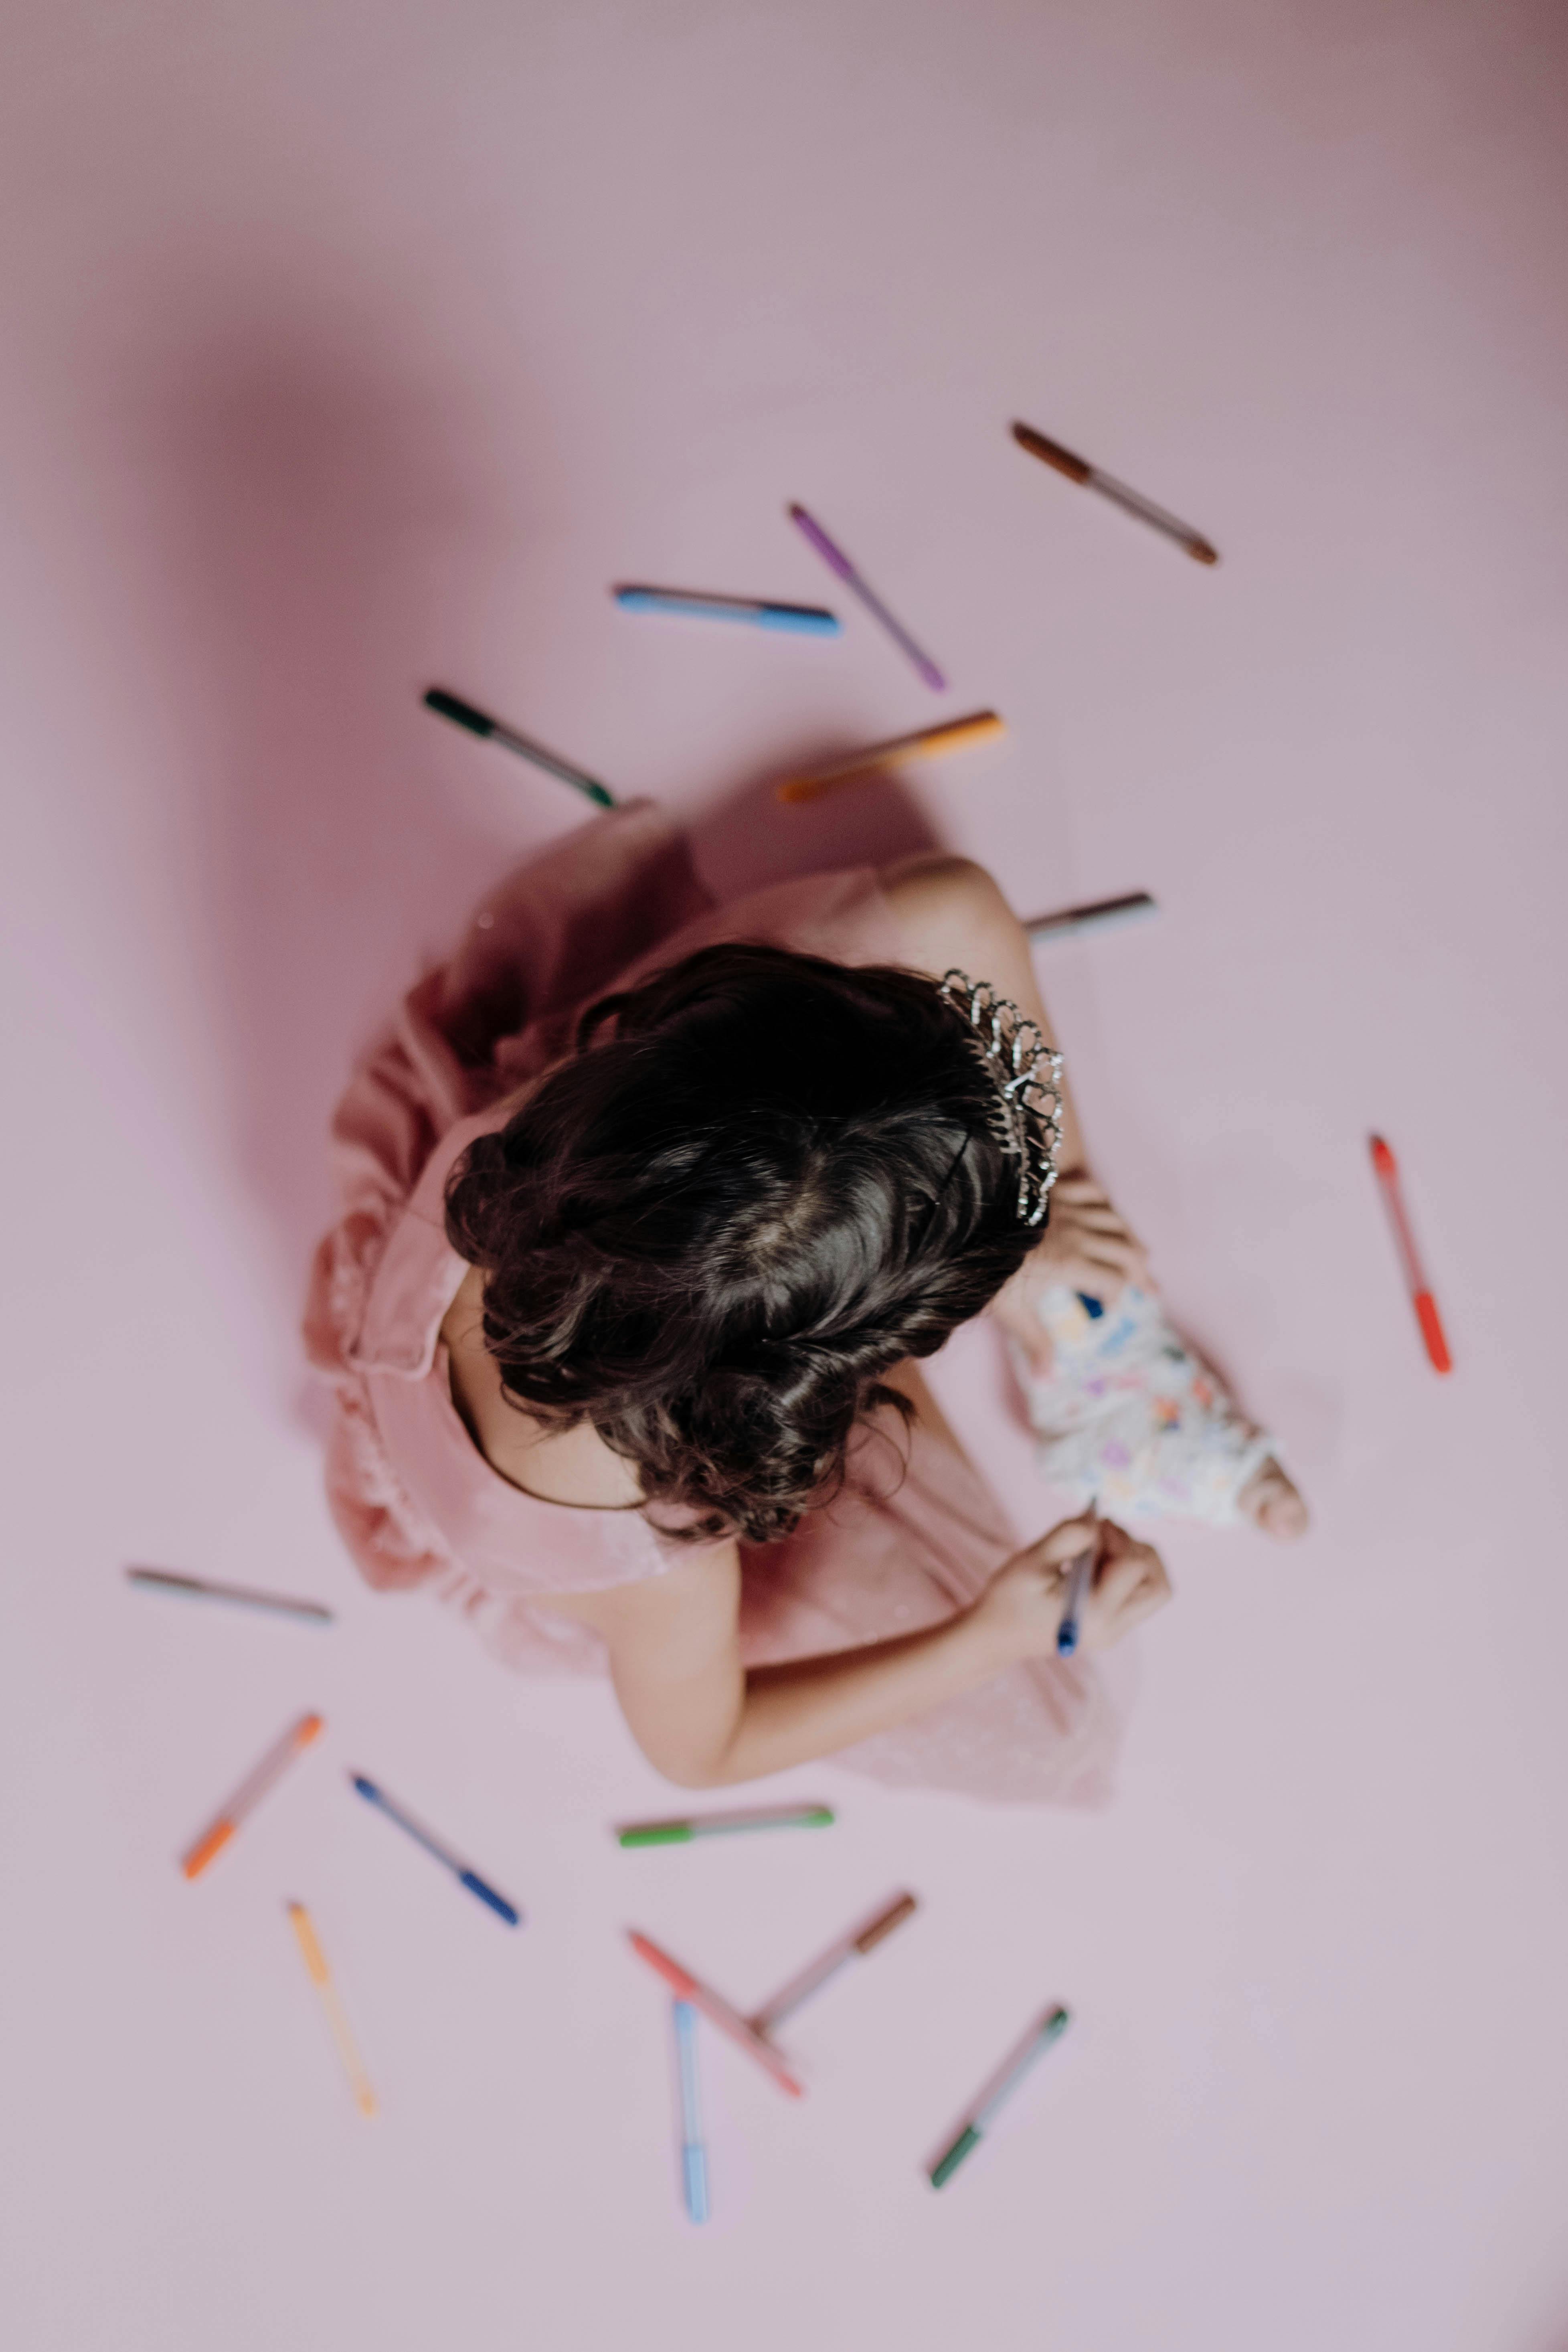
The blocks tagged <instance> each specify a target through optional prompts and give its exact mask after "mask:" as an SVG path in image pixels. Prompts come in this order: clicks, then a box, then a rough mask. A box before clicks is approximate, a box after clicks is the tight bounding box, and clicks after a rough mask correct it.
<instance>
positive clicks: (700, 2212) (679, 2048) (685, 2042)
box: [670, 2000, 708, 2221]
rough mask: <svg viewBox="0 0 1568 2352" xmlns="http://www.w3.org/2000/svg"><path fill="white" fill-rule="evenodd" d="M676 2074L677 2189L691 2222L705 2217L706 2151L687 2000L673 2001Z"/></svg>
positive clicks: (693, 2031)
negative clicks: (677, 2123) (677, 2113)
mask: <svg viewBox="0 0 1568 2352" xmlns="http://www.w3.org/2000/svg"><path fill="white" fill-rule="evenodd" d="M670 2015H671V2016H672V2018H673V2019H674V2021H675V2073H676V2081H677V2083H678V2084H679V2089H680V2189H681V2194H682V2196H683V2198H684V2199H685V2201H686V2210H687V2212H688V2213H689V2215H690V2217H691V2219H692V2221H706V2220H707V2219H708V2150H707V2149H706V2147H704V2146H703V2144H702V2112H701V2109H700V2106H699V2105H698V2101H697V2011H695V2010H694V2009H693V2007H692V2006H691V2003H690V2002H689V2000H677V2001H672V2002H671V2004H670Z"/></svg>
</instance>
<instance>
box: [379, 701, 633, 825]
mask: <svg viewBox="0 0 1568 2352" xmlns="http://www.w3.org/2000/svg"><path fill="white" fill-rule="evenodd" d="M425 708H426V710H434V711H436V712H437V713H438V715H439V716H440V717H441V718H443V719H450V720H451V722H452V724H453V726H454V727H466V728H467V729H468V732H469V734H470V735H484V736H488V737H489V738H490V739H491V740H493V741H495V742H497V743H504V744H505V745H506V748H507V750H508V751H515V752H516V753H517V755H518V757H519V759H520V760H531V761H532V762H533V764H534V766H535V767H536V768H542V769H543V770H544V772H545V773H546V774H547V775H551V776H559V777H560V779H561V781H562V782H563V784H574V785H575V787H576V789H577V790H578V792H580V793H586V794H587V796H588V798H589V799H590V800H591V801H592V802H593V803H595V806H596V807H598V808H614V807H615V805H616V801H615V795H614V793H607V792H606V791H605V787H604V785H603V784H601V783H598V782H595V778H594V777H592V776H587V775H584V772H583V771H582V769H581V768H574V767H573V765H572V763H571V761H569V760H562V759H559V758H557V756H556V754H555V753H554V752H553V751H545V750H544V748H543V746H542V744H539V743H533V742H531V741H530V740H529V739H528V737H527V736H526V735H519V734H518V733H517V731H516V730H515V729H513V728H510V727H503V726H502V725H501V723H500V719H491V718H489V716H488V715H487V714H486V713H485V712H484V711H482V710H476V709H474V706H473V704H472V703H471V702H465V701H464V700H463V699H462V698H461V697H460V696H459V695H456V694H448V693H447V689H446V688H445V687H444V686H433V687H431V688H430V689H429V691H428V692H427V693H426V697H425Z"/></svg>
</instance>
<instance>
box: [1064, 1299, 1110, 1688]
mask: <svg viewBox="0 0 1568 2352" xmlns="http://www.w3.org/2000/svg"><path fill="white" fill-rule="evenodd" d="M1079 1296H1080V1297H1081V1296H1082V1294H1081V1292H1080V1294H1079ZM1085 1304H1086V1306H1087V1304H1088V1302H1087V1301H1086V1302H1085ZM1094 1305H1095V1307H1096V1309H1097V1311H1098V1312H1097V1317H1095V1318H1090V1319H1091V1320H1095V1319H1098V1315H1102V1314H1103V1313H1104V1312H1105V1309H1104V1308H1103V1307H1100V1301H1099V1300H1098V1299H1096V1300H1095V1301H1094ZM1084 1516H1085V1517H1086V1518H1088V1519H1089V1520H1090V1521H1091V1522H1092V1523H1093V1526H1094V1528H1095V1534H1094V1538H1093V1540H1092V1541H1091V1542H1090V1543H1089V1544H1088V1545H1086V1546H1085V1548H1084V1549H1083V1550H1082V1551H1080V1552H1079V1556H1078V1558H1077V1559H1075V1560H1074V1562H1073V1564H1072V1566H1071V1568H1070V1569H1069V1570H1068V1597H1067V1602H1066V1605H1065V1607H1064V1608H1063V1610H1062V1622H1061V1623H1060V1624H1059V1625H1058V1627H1057V1654H1058V1657H1063V1658H1070V1657H1071V1656H1072V1654H1073V1652H1074V1651H1075V1650H1076V1649H1077V1648H1078V1636H1079V1618H1080V1617H1081V1616H1082V1614H1083V1604H1084V1602H1085V1601H1086V1600H1087V1599H1088V1598H1089V1592H1090V1590H1091V1589H1092V1587H1093V1584H1094V1571H1095V1570H1096V1569H1097V1568H1098V1567H1099V1565H1100V1545H1101V1543H1102V1541H1103V1540H1104V1538H1103V1537H1102V1535H1101V1533H1100V1502H1099V1498H1098V1497H1096V1498H1094V1499H1093V1500H1091V1501H1090V1503H1089V1509H1088V1511H1087V1512H1086V1513H1085V1514H1084Z"/></svg>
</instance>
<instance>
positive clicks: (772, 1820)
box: [616, 1805, 833, 1845]
mask: <svg viewBox="0 0 1568 2352" xmlns="http://www.w3.org/2000/svg"><path fill="white" fill-rule="evenodd" d="M832 1822H833V1808H832V1806H831V1805H753V1806H752V1808H751V1810H750V1811H746V1812H740V1813H699V1814H698V1815H697V1816H696V1817H695V1818H694V1819H693V1820H691V1821H683V1822H627V1823H626V1827H625V1828H624V1829H618V1830H617V1831H616V1841H617V1843H619V1844H621V1845H689V1844H690V1843H691V1841H692V1839H693V1838H705V1837H733V1836H735V1835H736V1834H738V1832H740V1831H742V1830H825V1829H827V1828H830V1827H831V1825H832Z"/></svg>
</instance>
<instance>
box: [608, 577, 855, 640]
mask: <svg viewBox="0 0 1568 2352" xmlns="http://www.w3.org/2000/svg"><path fill="white" fill-rule="evenodd" d="M611 593H612V594H613V596H614V597H615V600H616V604H621V605H624V606H625V608H626V611H627V612H628V613H678V614H685V615H686V616H687V617H688V618H689V619H691V620H696V621H749V622H750V623H751V625H752V627H753V628H756V629H793V630H795V632H796V633H797V634H798V635H804V636H812V637H836V636H837V635H838V630H839V622H838V615H837V613H829V612H828V611H827V610H826V607H825V606H823V605H821V604H772V603H769V602H767V601H765V600H763V599H761V598H758V597H755V596H705V595H703V594H701V593H700V592H699V591H698V590H697V589H695V588H634V587H627V588H616V589H612V591H611Z"/></svg>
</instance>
